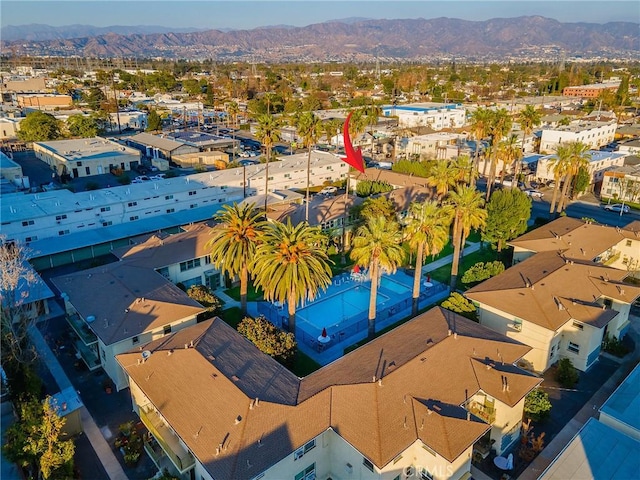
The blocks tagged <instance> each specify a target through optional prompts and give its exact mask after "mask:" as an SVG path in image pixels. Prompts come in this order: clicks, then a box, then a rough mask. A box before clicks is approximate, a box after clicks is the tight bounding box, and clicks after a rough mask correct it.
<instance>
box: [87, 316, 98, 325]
mask: <svg viewBox="0 0 640 480" xmlns="http://www.w3.org/2000/svg"><path fill="white" fill-rule="evenodd" d="M95 319H96V317H95V315H89V316H88V317H87V323H91V322H94V321H95Z"/></svg>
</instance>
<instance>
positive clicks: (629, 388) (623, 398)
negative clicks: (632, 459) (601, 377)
mask: <svg viewBox="0 0 640 480" xmlns="http://www.w3.org/2000/svg"><path fill="white" fill-rule="evenodd" d="M600 421H601V422H602V423H604V424H605V425H609V426H610V427H612V428H615V429H616V430H619V431H621V432H623V433H626V434H627V435H629V436H630V437H633V438H635V439H636V440H638V441H640V364H639V365H637V366H636V368H634V369H633V371H632V372H631V373H630V374H629V376H628V377H627V378H626V379H625V380H624V382H622V383H621V384H620V386H619V387H618V388H617V389H616V391H615V392H613V393H612V394H611V396H610V397H609V399H608V400H607V401H606V402H605V403H604V405H602V407H601V408H600ZM638 452H640V449H639V450H638ZM637 473H638V475H639V476H640V470H638V472H637Z"/></svg>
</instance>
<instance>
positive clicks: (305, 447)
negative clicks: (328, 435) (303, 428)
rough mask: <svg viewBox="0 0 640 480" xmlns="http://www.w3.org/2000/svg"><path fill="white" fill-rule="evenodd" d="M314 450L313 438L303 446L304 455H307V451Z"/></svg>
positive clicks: (314, 441) (314, 442) (314, 440)
mask: <svg viewBox="0 0 640 480" xmlns="http://www.w3.org/2000/svg"><path fill="white" fill-rule="evenodd" d="M314 448H316V439H315V438H314V439H313V440H311V441H310V442H309V443H307V444H306V445H305V446H304V453H307V452H308V451H309V450H313V449H314Z"/></svg>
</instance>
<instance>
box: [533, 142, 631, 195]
mask: <svg viewBox="0 0 640 480" xmlns="http://www.w3.org/2000/svg"><path fill="white" fill-rule="evenodd" d="M587 153H588V154H589V164H588V167H587V168H588V171H589V188H588V189H589V190H593V189H594V187H596V186H599V185H600V184H601V183H602V181H603V178H604V175H605V173H606V172H607V171H609V170H612V169H617V168H619V167H622V166H623V165H624V162H625V159H626V158H627V156H626V155H625V154H623V153H617V152H604V151H600V150H589V151H588V152H587ZM557 158H558V156H557V155H555V154H554V155H545V156H543V157H541V158H540V159H539V160H538V163H537V167H536V173H535V176H536V178H537V179H539V180H540V181H543V182H544V181H548V180H554V179H555V174H554V172H553V167H554V164H555V162H556V160H557Z"/></svg>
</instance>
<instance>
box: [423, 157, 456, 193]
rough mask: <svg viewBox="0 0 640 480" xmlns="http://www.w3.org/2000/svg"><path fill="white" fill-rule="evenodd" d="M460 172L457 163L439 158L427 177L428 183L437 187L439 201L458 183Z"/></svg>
mask: <svg viewBox="0 0 640 480" xmlns="http://www.w3.org/2000/svg"><path fill="white" fill-rule="evenodd" d="M458 174H459V173H458V171H457V169H456V166H455V163H450V162H449V161H448V160H438V161H436V163H435V164H434V165H433V167H432V168H431V172H430V174H429V176H428V177H427V184H428V185H429V186H430V187H433V188H435V189H436V194H437V195H438V201H442V199H443V198H444V197H445V196H446V195H447V193H449V188H450V187H455V186H456V185H457V183H458Z"/></svg>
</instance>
